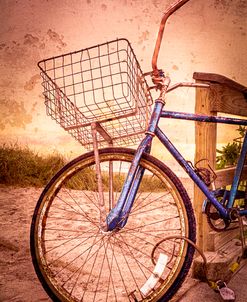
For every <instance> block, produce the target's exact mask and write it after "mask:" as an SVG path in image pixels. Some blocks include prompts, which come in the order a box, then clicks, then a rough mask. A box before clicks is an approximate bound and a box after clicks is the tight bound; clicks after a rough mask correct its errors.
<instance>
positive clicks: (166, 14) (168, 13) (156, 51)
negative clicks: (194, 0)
mask: <svg viewBox="0 0 247 302" xmlns="http://www.w3.org/2000/svg"><path fill="white" fill-rule="evenodd" d="M188 1H190V0H178V1H176V2H175V3H173V4H172V5H170V6H169V7H168V9H167V10H166V11H165V12H164V16H163V18H162V20H161V22H160V28H159V32H158V37H157V39H156V44H155V48H154V53H153V58H152V69H153V72H154V73H157V71H158V68H157V59H158V55H159V50H160V45H161V41H162V38H163V32H164V28H165V25H166V22H167V20H168V18H169V17H170V16H171V15H172V14H173V13H175V11H177V10H178V9H179V8H180V7H182V6H183V5H184V4H185V3H187V2H188Z"/></svg>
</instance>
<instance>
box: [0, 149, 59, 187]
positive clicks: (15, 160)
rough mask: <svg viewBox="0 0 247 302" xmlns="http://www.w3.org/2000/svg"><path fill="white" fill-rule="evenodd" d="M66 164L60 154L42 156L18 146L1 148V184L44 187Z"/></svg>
mask: <svg viewBox="0 0 247 302" xmlns="http://www.w3.org/2000/svg"><path fill="white" fill-rule="evenodd" d="M64 164H65V159H64V158H63V157H62V156H61V155H59V154H52V155H48V156H46V157H43V156H40V155H38V154H37V153H35V152H34V151H32V150H30V149H29V148H28V147H20V146H19V145H18V144H12V145H8V144H3V145H1V146H0V183H1V184H5V185H18V186H22V187H24V186H35V187H42V186H44V185H45V184H47V182H48V181H49V179H50V178H51V177H52V176H53V175H54V174H55V173H56V172H57V171H58V170H59V169H60V168H61V167H62V166H63V165H64Z"/></svg>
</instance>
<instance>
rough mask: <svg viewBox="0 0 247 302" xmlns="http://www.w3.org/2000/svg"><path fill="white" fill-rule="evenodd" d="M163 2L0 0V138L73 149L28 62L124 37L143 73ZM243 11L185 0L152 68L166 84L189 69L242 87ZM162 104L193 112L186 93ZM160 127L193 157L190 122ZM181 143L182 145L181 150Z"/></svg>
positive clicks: (246, 7) (222, 1)
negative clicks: (162, 75) (159, 69)
mask: <svg viewBox="0 0 247 302" xmlns="http://www.w3.org/2000/svg"><path fill="white" fill-rule="evenodd" d="M171 2H172V1H171V0H145V1H140V0H137V1H131V0H115V1H114V0H98V1H96V0H80V1H79V0H46V1H45V0H30V1H29V0H1V1H0V22H1V26H0V39H1V40H0V66H1V78H0V85H1V96H0V141H1V142H3V141H5V142H6V141H12V142H16V141H18V142H20V143H24V144H28V145H29V146H31V147H35V148H36V149H37V150H38V151H39V152H43V151H49V152H51V151H52V150H58V151H60V152H65V153H70V152H72V153H73V154H78V153H81V147H80V145H79V144H78V143H77V142H76V141H74V140H73V139H72V138H71V137H70V136H69V135H68V134H67V133H66V132H64V130H62V129H60V127H59V126H58V125H56V123H55V122H54V121H52V120H51V119H50V118H48V117H47V116H46V114H45V107H44V104H43V97H42V88H41V79H40V77H39V70H38V68H37V65H36V63H37V62H38V61H39V60H41V59H44V58H47V57H50V56H54V55H59V54H61V53H66V52H70V51H74V50H77V49H82V48H85V47H88V46H92V45H95V44H98V43H103V42H105V41H109V40H112V39H115V38H121V37H125V38H128V39H129V41H130V42H131V44H132V47H133V48H134V50H135V53H136V55H137V58H138V60H139V62H140V64H141V66H142V69H143V71H150V69H151V68H150V66H151V64H150V62H151V56H152V52H153V46H154V41H155V38H156V34H157V30H158V26H159V22H160V19H161V16H162V12H163V11H164V9H165V8H166V7H167V6H168V4H170V3H171ZM246 16H247V1H246V0H234V1H230V0H208V1H205V0H191V1H190V2H189V3H187V4H186V5H185V6H184V7H183V8H182V9H181V10H180V11H179V12H177V13H176V15H175V16H173V17H172V18H171V19H170V21H169V23H168V25H167V28H166V31H165V37H164V43H163V44H162V47H161V53H160V57H159V61H158V63H159V64H158V65H159V67H162V68H163V69H164V70H166V71H167V72H168V73H169V75H170V76H171V78H172V82H173V83H175V82H177V81H190V80H191V79H192V74H193V72H194V71H205V72H214V73H219V74H223V75H225V76H227V77H229V78H231V79H234V80H236V81H238V82H240V83H242V84H244V85H247V72H246V69H245V67H246V63H247V56H246V48H247V47H246V46H247V37H246V33H247V18H246ZM167 108H168V109H170V110H171V109H173V110H181V111H186V110H189V111H190V112H193V111H194V94H193V92H190V93H189V95H188V89H182V90H180V91H179V92H177V93H173V94H172V95H171V96H169V97H168V98H167ZM163 124H164V126H163V127H166V129H167V132H168V134H169V136H170V137H173V140H174V141H175V142H176V143H177V145H178V146H179V147H180V148H181V149H184V152H185V155H186V156H187V157H189V158H193V148H194V146H193V143H194V135H193V133H194V128H193V127H194V125H193V123H191V122H187V123H186V124H184V122H177V121H176V122H174V121H170V120H169V121H168V122H166V123H164V122H163ZM165 125H166V126H165ZM227 133H229V131H228V132H227ZM227 136H228V134H226V132H225V134H224V131H221V134H220V137H219V141H220V142H224V141H226V137H227ZM185 144H189V145H188V146H189V147H186V148H184V146H185ZM156 149H158V148H156ZM156 151H157V150H156ZM157 152H158V151H157Z"/></svg>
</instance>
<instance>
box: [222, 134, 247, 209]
mask: <svg viewBox="0 0 247 302" xmlns="http://www.w3.org/2000/svg"><path fill="white" fill-rule="evenodd" d="M246 153H247V133H245V137H244V142H243V146H242V149H241V152H240V156H239V160H238V164H237V167H236V170H235V174H234V178H233V183H232V187H231V191H230V197H229V201H228V203H227V207H228V208H231V207H233V204H234V200H235V197H236V193H237V189H238V185H239V181H240V177H241V173H242V170H243V167H244V162H245V157H246Z"/></svg>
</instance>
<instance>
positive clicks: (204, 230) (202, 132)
mask: <svg viewBox="0 0 247 302" xmlns="http://www.w3.org/2000/svg"><path fill="white" fill-rule="evenodd" d="M213 94H214V93H213V90H212V89H211V88H198V89H197V91H196V107H195V112H196V113H197V114H206V115H216V113H215V112H212V100H213ZM195 143H196V150H195V163H196V162H197V161H199V160H201V159H207V160H209V163H210V166H211V167H212V168H213V169H215V161H216V124H214V123H200V122H196V125H195ZM205 164H206V162H205ZM204 200H205V196H204V194H203V193H202V192H201V190H200V189H199V188H198V187H197V186H196V185H195V186H194V209H195V214H196V219H197V244H198V245H199V247H200V248H201V249H202V250H203V251H204V250H206V249H207V240H208V233H209V227H208V224H207V221H206V217H205V216H204V215H202V204H203V201H204Z"/></svg>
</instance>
